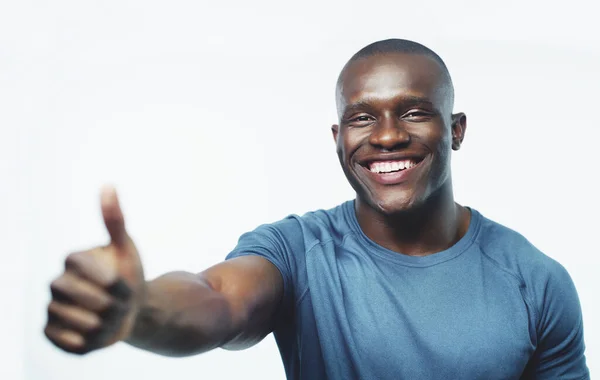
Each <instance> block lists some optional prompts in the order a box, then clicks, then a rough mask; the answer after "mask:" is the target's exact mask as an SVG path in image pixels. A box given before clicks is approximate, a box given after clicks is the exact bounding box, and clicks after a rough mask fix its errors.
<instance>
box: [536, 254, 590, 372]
mask: <svg viewBox="0 0 600 380" xmlns="http://www.w3.org/2000/svg"><path fill="white" fill-rule="evenodd" d="M540 286H541V287H542V289H541V291H540V292H539V293H538V294H539V295H540V296H541V299H540V300H538V305H540V307H539V310H538V312H539V318H538V326H537V331H538V333H537V335H538V347H537V350H536V352H535V354H534V356H533V358H532V360H531V362H530V365H529V366H528V367H529V368H530V371H531V376H530V377H527V378H532V379H565V380H567V379H573V380H575V379H577V380H584V379H589V370H588V368H587V365H586V359H585V354H584V352H585V343H584V339H583V320H582V314H581V305H580V303H579V297H578V295H577V290H576V289H575V285H574V284H573V281H572V279H571V277H570V276H569V274H568V273H567V270H566V269H565V268H564V267H562V266H561V265H560V264H558V263H556V262H553V265H551V271H550V274H549V276H548V277H547V279H546V281H544V283H543V284H540Z"/></svg>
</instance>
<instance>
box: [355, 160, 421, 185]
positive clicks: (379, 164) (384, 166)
mask: <svg viewBox="0 0 600 380" xmlns="http://www.w3.org/2000/svg"><path fill="white" fill-rule="evenodd" d="M424 159H425V157H410V158H401V159H379V160H377V159H374V160H372V161H367V162H365V163H364V164H363V165H361V166H362V168H363V170H365V172H366V173H367V176H368V177H369V178H371V179H372V180H373V181H375V182H377V183H379V184H382V185H397V184H400V183H403V182H406V181H407V180H408V179H409V178H410V177H411V176H412V175H413V173H415V172H416V171H418V168H419V167H421V165H420V164H421V162H423V160H424Z"/></svg>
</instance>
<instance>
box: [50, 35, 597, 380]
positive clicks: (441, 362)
mask: <svg viewBox="0 0 600 380" xmlns="http://www.w3.org/2000/svg"><path fill="white" fill-rule="evenodd" d="M453 97H454V91H453V85H452V81H451V78H450V75H449V73H448V70H447V68H446V66H445V64H444V63H443V61H442V60H441V59H440V58H439V56H437V54H435V53H434V52H433V51H431V50H429V49H428V48H426V47H424V46H422V45H420V44H418V43H415V42H411V41H406V40H386V41H379V42H376V43H374V44H371V45H369V46H367V47H365V48H364V49H362V50H361V51H359V52H358V53H357V54H356V55H355V56H353V57H352V58H351V59H350V61H349V62H348V63H347V64H346V66H345V67H344V69H343V70H342V72H341V74H340V77H339V80H338V83H337V89H336V101H337V109H338V115H339V124H336V125H334V126H333V127H332V132H333V138H334V140H335V143H336V146H337V152H338V156H339V159H340V163H341V165H342V168H343V170H344V173H345V174H346V177H347V178H348V180H349V182H350V184H351V185H352V187H353V188H354V189H355V191H356V199H355V200H354V201H348V202H345V203H343V204H342V205H340V206H338V207H336V208H334V209H331V210H320V211H316V212H312V213H308V214H306V215H304V216H302V217H298V216H290V217H288V218H286V219H284V220H281V221H279V222H277V223H273V224H269V225H262V226H259V227H258V228H257V229H256V230H254V231H252V232H249V233H246V234H244V235H243V236H242V237H241V238H240V240H239V242H238V245H237V247H236V248H235V249H234V250H233V251H232V252H231V253H230V254H229V255H228V257H227V260H225V261H224V262H222V263H219V264H217V265H215V266H213V267H211V268H209V269H207V270H206V271H204V272H202V273H200V274H192V273H186V272H175V273H168V274H165V275H163V276H161V277H159V278H157V279H155V280H153V281H149V282H146V281H145V279H144V274H143V270H142V266H141V262H140V258H139V255H138V252H137V250H136V248H135V246H134V243H133V242H132V240H131V239H130V238H129V237H128V235H127V232H126V230H125V225H124V219H123V215H122V213H121V210H120V207H119V204H118V201H117V197H116V193H115V192H114V190H112V189H110V188H107V189H105V190H104V191H103V193H102V197H101V198H102V199H101V204H102V212H103V217H104V221H105V224H106V227H107V229H108V232H109V234H110V237H111V242H110V244H109V245H108V246H105V247H99V248H95V249H92V250H89V251H85V252H79V253H74V254H71V255H69V256H68V258H67V259H66V270H65V272H64V274H63V275H61V276H60V277H59V278H58V279H56V280H55V281H54V282H53V283H52V285H51V290H52V295H53V299H52V301H51V303H50V305H49V306H48V312H49V319H48V324H47V326H46V329H45V334H46V336H47V337H48V338H49V339H50V340H51V341H52V342H53V343H54V344H56V345H57V346H58V347H60V348H62V349H64V350H66V351H68V352H73V353H80V354H82V353H86V352H89V351H91V350H95V349H99V348H103V347H107V346H109V345H111V344H113V343H115V342H117V341H125V342H128V343H129V344H131V345H133V346H136V347H139V348H142V349H145V350H148V351H152V352H156V353H158V354H162V355H169V356H185V355H193V354H197V353H201V352H205V351H208V350H211V349H214V348H216V347H222V348H225V349H232V350H234V349H236V350H237V349H242V348H246V347H250V346H252V345H253V344H255V343H257V342H259V341H260V340H261V339H263V338H264V337H265V336H266V335H267V334H269V333H270V332H274V334H275V338H276V339H277V343H278V346H279V349H280V352H281V356H282V359H283V362H284V366H285V370H286V374H287V377H288V378H289V379H325V378H327V379H411V380H414V379H519V378H522V379H587V378H589V373H588V369H587V367H586V363H585V356H584V339H583V327H582V316H581V308H580V305H579V300H578V296H577V292H576V289H575V287H574V285H573V283H572V281H571V279H570V277H569V275H568V273H567V272H566V270H565V269H564V268H563V267H562V266H561V265H560V264H558V263H557V262H556V261H554V260H552V259H550V258H549V257H547V256H545V255H544V254H543V253H541V252H540V251H538V250H537V249H536V248H535V247H534V246H533V245H532V244H531V243H529V242H528V241H527V240H526V239H525V238H524V237H522V236H521V235H519V234H518V233H516V232H514V231H512V230H510V229H508V228H506V227H503V226H501V225H499V224H497V223H495V222H493V221H491V220H489V219H486V218H485V217H484V216H483V215H481V214H480V213H479V212H478V211H476V210H475V209H472V208H467V207H463V206H461V205H458V204H457V203H455V201H454V198H453V191H452V179H451V175H450V156H451V152H452V150H458V149H459V148H460V146H461V144H462V142H463V138H464V136H465V130H466V116H465V115H464V114H463V113H455V114H453V113H452V112H453V101H454V99H453Z"/></svg>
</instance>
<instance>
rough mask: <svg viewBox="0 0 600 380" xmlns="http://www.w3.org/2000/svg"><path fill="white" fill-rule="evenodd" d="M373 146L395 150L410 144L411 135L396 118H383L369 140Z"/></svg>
mask: <svg viewBox="0 0 600 380" xmlns="http://www.w3.org/2000/svg"><path fill="white" fill-rule="evenodd" d="M369 141H370V143H371V144H372V145H374V146H376V147H378V148H381V149H385V150H395V149H398V148H400V147H402V146H406V145H408V143H410V134H409V133H408V131H407V130H406V129H405V128H404V126H402V123H401V122H400V120H398V119H397V118H395V117H386V118H382V119H381V120H380V121H379V122H378V123H377V126H376V127H375V129H374V130H373V133H371V136H370V138H369Z"/></svg>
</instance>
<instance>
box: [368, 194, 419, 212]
mask: <svg viewBox="0 0 600 380" xmlns="http://www.w3.org/2000/svg"><path fill="white" fill-rule="evenodd" d="M369 203H370V204H371V207H372V208H373V209H374V210H375V211H376V212H377V213H379V214H382V215H385V216H393V215H399V214H404V213H406V212H409V211H411V210H413V209H415V208H416V207H417V206H418V202H415V199H414V198H413V197H410V196H394V197H385V198H377V199H372V200H371V202H369Z"/></svg>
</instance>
